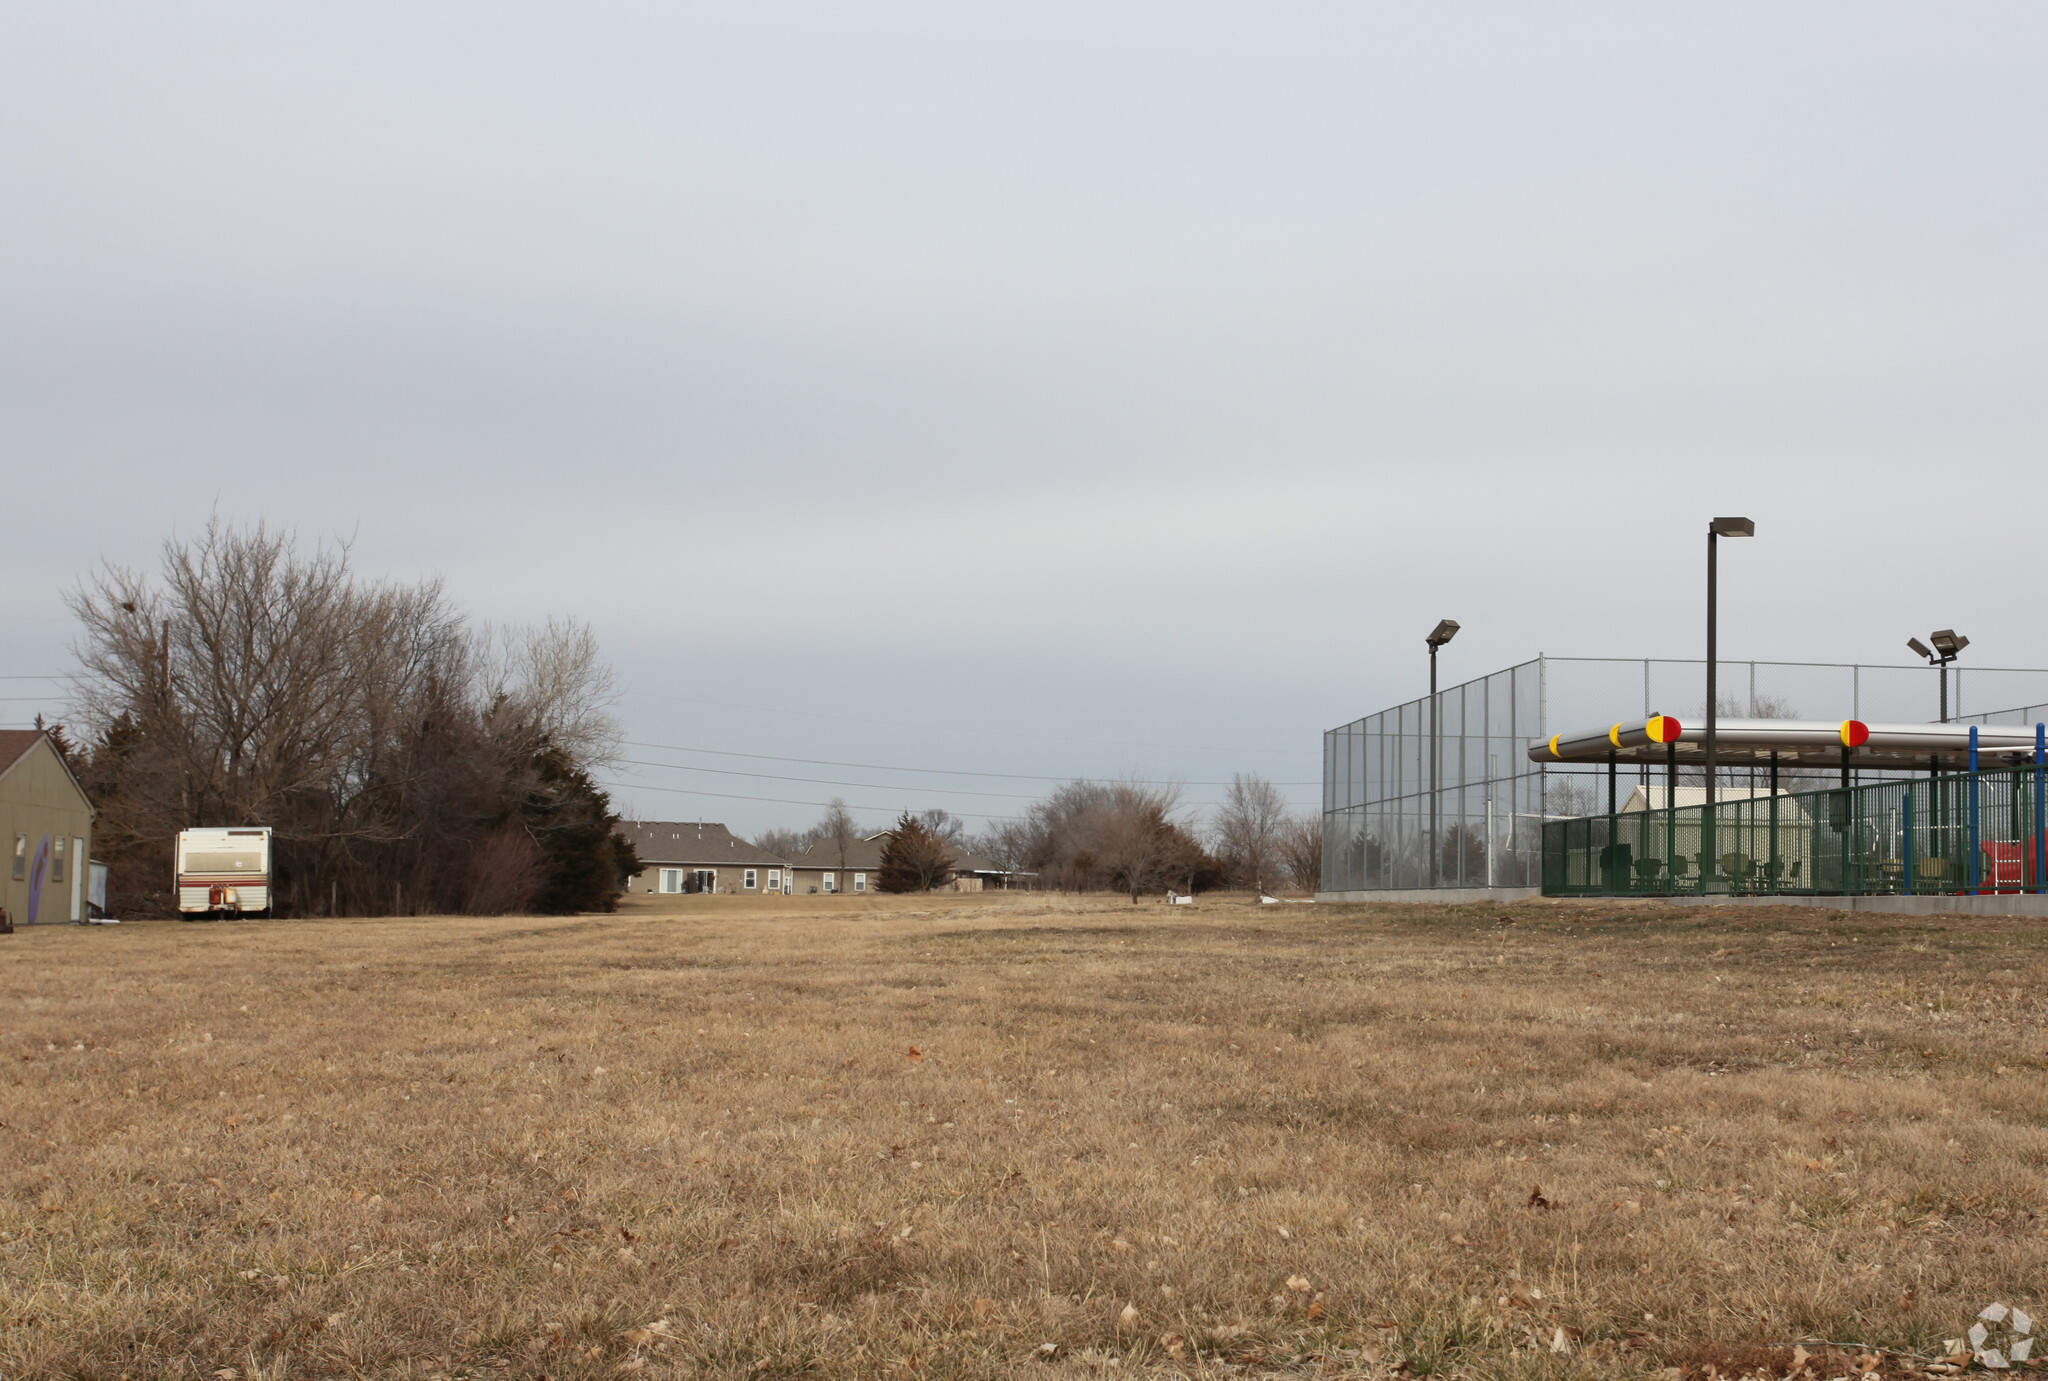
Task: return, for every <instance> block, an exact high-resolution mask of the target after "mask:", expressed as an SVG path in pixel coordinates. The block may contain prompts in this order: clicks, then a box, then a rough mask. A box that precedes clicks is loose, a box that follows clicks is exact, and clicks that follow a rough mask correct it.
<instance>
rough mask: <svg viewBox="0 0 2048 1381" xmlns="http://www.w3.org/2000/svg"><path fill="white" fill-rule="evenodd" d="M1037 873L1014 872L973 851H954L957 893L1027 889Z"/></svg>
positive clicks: (954, 877)
mask: <svg viewBox="0 0 2048 1381" xmlns="http://www.w3.org/2000/svg"><path fill="white" fill-rule="evenodd" d="M1037 876H1038V875H1037V874H1036V873H1019V872H1013V871H1011V870H1010V869H1008V868H1005V867H1003V866H1002V865H1001V864H1000V863H997V862H995V861H994V860H992V859H987V858H983V857H982V856H981V855H980V854H978V853H975V852H974V851H973V850H972V849H959V848H956V849H954V850H953V882H952V887H953V890H954V891H956V892H980V891H982V890H984V889H990V890H999V889H1001V888H1005V887H1027V886H1029V885H1030V883H1031V879H1033V878H1035V877H1037Z"/></svg>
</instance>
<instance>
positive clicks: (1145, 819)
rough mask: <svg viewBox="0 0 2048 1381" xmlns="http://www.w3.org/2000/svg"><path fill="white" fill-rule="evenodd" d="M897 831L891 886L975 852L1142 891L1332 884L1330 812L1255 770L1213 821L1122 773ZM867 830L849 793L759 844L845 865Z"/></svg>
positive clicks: (902, 823) (890, 852) (1034, 872)
mask: <svg viewBox="0 0 2048 1381" xmlns="http://www.w3.org/2000/svg"><path fill="white" fill-rule="evenodd" d="M888 834H889V836H890V837H889V840H888V842H887V843H886V844H885V845H884V849H883V854H882V873H881V876H880V877H879V878H878V880H877V885H878V886H879V887H880V888H881V889H882V890H884V891H923V890H928V889H929V888H930V887H932V886H936V885H939V884H941V883H943V882H944V881H945V880H946V879H947V877H949V876H950V875H951V873H950V870H951V868H952V866H953V864H954V863H955V862H957V861H958V856H959V854H960V853H961V852H962V851H967V850H971V851H972V852H974V853H976V854H979V855H981V856H982V857H984V858H986V859H988V860H989V861H990V862H992V863H994V864H995V865H996V866H997V867H999V868H1002V869H1004V870H1006V871H1009V872H1012V873H1016V874H1025V875H1029V878H1030V885H1032V886H1037V887H1045V888H1050V889H1053V890H1057V891H1068V892H1100V891H1115V892H1122V893H1126V894H1128V895H1129V896H1130V897H1131V899H1132V900H1133V901H1136V900H1137V899H1138V898H1139V897H1141V896H1144V895H1146V894H1147V893H1153V892H1165V891H1179V892H1187V893H1192V892H1201V891H1209V890H1214V889H1216V888H1222V887H1241V888H1248V889H1257V890H1260V891H1271V890H1276V889H1281V888H1287V887H1292V888H1295V889H1298V890H1302V891H1314V890H1315V889H1316V888H1318V887H1319V886H1321V883H1322V870H1323V829H1322V819H1321V817H1320V816H1314V815H1300V814H1295V813H1292V812H1290V810H1289V808H1288V805H1287V803H1286V800H1285V799H1284V798H1283V797H1282V796H1281V795H1280V792H1279V790H1278V789H1277V788H1276V787H1274V785H1273V784H1272V783H1271V782H1268V781H1266V780H1264V779H1263V778H1261V777H1258V776H1256V775H1251V774H1243V773H1240V774H1238V775H1236V776H1235V777H1233V778H1232V780H1231V785H1230V788H1229V790H1228V792H1227V793H1226V795H1225V797H1224V800H1223V803H1222V804H1221V805H1220V806H1219V807H1217V808H1216V810H1215V813H1214V816H1213V818H1212V819H1211V820H1210V821H1209V822H1208V823H1207V826H1206V828H1205V827H1204V826H1203V825H1202V824H1201V823H1200V822H1198V821H1196V820H1194V819H1193V818H1192V817H1191V814H1190V812H1189V811H1188V810H1187V809H1185V808H1184V807H1183V806H1182V804H1181V793H1180V788H1179V787H1178V786H1176V785H1174V784H1172V783H1163V784H1162V783H1157V782H1146V781H1141V780H1137V779H1135V778H1115V779H1111V780H1107V781H1092V780H1085V779H1084V780H1078V781H1072V782H1067V783H1065V784H1063V785H1061V786H1059V787H1057V788H1055V789H1054V790H1053V791H1052V792H1051V793H1050V794H1049V795H1048V796H1046V798H1045V799H1043V800H1041V801H1035V802H1033V803H1032V804H1031V805H1030V806H1029V807H1028V808H1027V809H1026V811H1025V813H1024V815H1023V816H1021V817H1019V818H1017V819H1011V820H997V821H993V822H991V824H990V825H989V827H988V828H987V829H985V830H983V831H981V832H979V833H969V832H968V831H967V829H966V827H965V822H964V821H962V820H961V819H960V818H959V817H957V816H954V815H951V814H949V813H947V812H946V811H943V810H929V811H924V812H922V813H920V814H910V813H905V814H904V815H902V816H901V817H900V818H899V819H898V820H897V822H896V824H895V826H894V827H893V828H892V829H891V830H890V831H888ZM863 837H864V835H863V832H862V831H861V829H860V827H859V826H858V825H857V824H856V823H855V821H854V819H853V815H852V812H851V811H850V810H849V809H848V808H847V806H846V803H845V802H844V801H841V800H837V799H835V800H833V801H831V802H829V803H828V804H827V806H826V808H825V813H824V815H823V816H822V817H821V818H820V819H819V821H818V822H817V823H816V824H814V825H812V826H811V827H810V828H809V829H804V830H789V829H774V830H767V831H764V832H763V833H761V834H759V835H756V836H755V838H754V843H755V844H757V845H759V846H760V847H761V848H764V849H766V850H768V851H769V852H770V853H773V854H775V855H777V856H778V857H782V858H794V857H796V856H797V855H798V854H801V853H803V852H805V851H806V850H811V849H814V848H818V847H820V846H823V850H824V853H825V857H826V860H827V861H828V862H829V861H831V860H832V858H833V853H834V849H835V846H836V849H837V851H838V853H839V859H838V862H839V864H840V866H844V861H845V850H846V847H847V845H848V844H849V843H850V842H852V841H854V840H857V839H860V838H863ZM941 860H943V867H941V866H938V865H939V863H940V861H941Z"/></svg>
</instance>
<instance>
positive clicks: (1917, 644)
mask: <svg viewBox="0 0 2048 1381" xmlns="http://www.w3.org/2000/svg"><path fill="white" fill-rule="evenodd" d="M1906 646H1907V647H1910V648H1911V649H1913V651H1915V652H1917V653H1919V654H1920V655H1921V656H1922V657H1925V658H1926V659H1927V660H1928V661H1930V662H1932V661H1934V660H1935V656H1934V649H1933V648H1931V647H1929V646H1928V645H1927V644H1926V643H1923V642H1921V641H1920V640H1919V639H1918V638H1908V639H1906Z"/></svg>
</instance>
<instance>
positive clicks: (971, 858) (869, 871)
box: [789, 830, 1023, 896]
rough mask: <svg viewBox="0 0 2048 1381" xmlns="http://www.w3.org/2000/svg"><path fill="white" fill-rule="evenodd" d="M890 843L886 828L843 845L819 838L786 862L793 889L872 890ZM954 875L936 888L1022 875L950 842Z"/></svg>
mask: <svg viewBox="0 0 2048 1381" xmlns="http://www.w3.org/2000/svg"><path fill="white" fill-rule="evenodd" d="M888 845H889V831H887V830H884V831H882V832H881V833H880V834H871V835H869V836H868V837H867V838H865V839H849V840H847V841H846V844H845V846H844V847H843V848H842V847H841V846H840V845H839V844H838V843H837V842H836V841H834V840H830V839H821V840H819V841H818V842H817V843H815V844H813V845H811V847H810V848H808V849H806V850H804V851H803V852H802V853H800V854H798V855H797V856H796V857H795V858H793V859H791V860H790V861H789V873H790V877H791V878H792V879H793V880H794V886H793V888H792V890H793V891H795V892H796V893H797V895H799V896H809V895H810V894H811V893H813V892H820V893H822V892H874V891H879V890H880V888H879V886H878V885H877V884H878V879H879V878H880V876H881V872H882V850H883V849H885V848H887V847H888ZM948 852H950V853H951V854H952V855H953V878H952V880H951V881H950V882H946V883H942V884H940V887H939V889H938V890H940V891H953V892H979V891H981V890H982V889H984V888H1002V887H1010V886H1013V885H1015V883H1016V882H1017V880H1018V879H1019V878H1020V877H1022V876H1023V875H1020V874H1016V873H1011V872H1008V871H1007V870H1005V869H1003V868H1002V867H1000V866H998V865H997V864H995V863H993V862H991V861H990V860H988V859H986V858H983V857H982V856H981V855H980V854H977V853H973V852H971V851H970V850H967V849H963V848H961V847H960V846H959V845H957V844H955V845H951V846H949V848H948Z"/></svg>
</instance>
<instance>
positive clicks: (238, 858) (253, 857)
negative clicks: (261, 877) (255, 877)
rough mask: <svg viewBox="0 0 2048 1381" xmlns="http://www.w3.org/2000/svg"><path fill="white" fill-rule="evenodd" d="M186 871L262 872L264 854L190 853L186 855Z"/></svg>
mask: <svg viewBox="0 0 2048 1381" xmlns="http://www.w3.org/2000/svg"><path fill="white" fill-rule="evenodd" d="M185 871H186V872H188V873H233V872H244V873H260V872H262V871H263V855H262V854H260V853H211V854H208V853H190V854H186V855H185Z"/></svg>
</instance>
